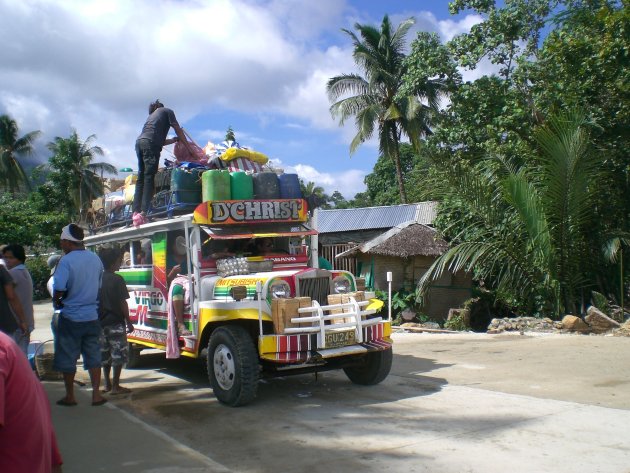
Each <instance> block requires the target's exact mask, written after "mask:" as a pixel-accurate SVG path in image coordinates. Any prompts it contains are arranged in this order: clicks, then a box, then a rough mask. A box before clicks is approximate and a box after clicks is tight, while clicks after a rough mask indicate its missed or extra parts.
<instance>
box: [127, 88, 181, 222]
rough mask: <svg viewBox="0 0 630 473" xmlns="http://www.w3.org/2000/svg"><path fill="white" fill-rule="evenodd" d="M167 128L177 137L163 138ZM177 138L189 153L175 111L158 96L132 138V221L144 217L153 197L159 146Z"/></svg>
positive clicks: (144, 219)
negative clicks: (135, 159) (134, 167)
mask: <svg viewBox="0 0 630 473" xmlns="http://www.w3.org/2000/svg"><path fill="white" fill-rule="evenodd" d="M170 128H173V130H175V134H176V135H177V137H175V138H169V139H166V136H167V135H168V131H169V129H170ZM176 141H180V142H182V143H184V144H185V146H186V147H187V148H188V150H189V152H190V153H191V155H194V153H193V150H192V147H191V146H190V143H188V140H187V139H186V135H184V132H183V130H182V129H181V127H180V126H179V123H177V118H175V113H174V112H173V110H171V109H170V108H166V107H165V106H164V105H163V104H162V103H161V102H160V101H159V100H156V101H155V102H153V103H151V104H150V105H149V117H148V118H147V120H146V122H145V123H144V126H143V127H142V132H141V133H140V136H138V138H137V139H136V155H137V156H138V180H137V182H136V191H135V194H134V196H133V206H132V208H133V224H134V225H135V226H139V225H142V224H143V223H146V221H147V212H148V211H149V207H150V205H151V199H152V198H153V190H154V181H155V174H156V173H157V170H158V167H159V164H160V153H161V152H162V147H163V146H166V145H170V144H173V143H175V142H176Z"/></svg>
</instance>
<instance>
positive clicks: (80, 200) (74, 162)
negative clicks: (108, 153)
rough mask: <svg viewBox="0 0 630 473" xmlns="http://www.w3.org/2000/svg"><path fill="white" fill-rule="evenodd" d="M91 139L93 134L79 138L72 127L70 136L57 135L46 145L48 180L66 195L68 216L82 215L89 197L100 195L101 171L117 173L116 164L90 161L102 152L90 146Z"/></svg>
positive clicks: (94, 137)
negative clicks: (49, 154) (82, 138)
mask: <svg viewBox="0 0 630 473" xmlns="http://www.w3.org/2000/svg"><path fill="white" fill-rule="evenodd" d="M94 139H96V136H95V135H90V136H89V137H88V138H87V139H86V140H85V141H82V140H81V139H80V138H79V135H78V134H77V132H76V130H74V131H73V132H72V134H71V135H70V137H68V138H61V137H56V138H55V140H54V141H52V142H51V143H49V144H48V149H49V150H50V151H52V153H53V155H52V156H51V157H50V159H49V162H48V165H46V167H47V168H48V169H49V170H50V171H51V172H50V174H49V175H48V180H49V181H50V182H51V183H52V184H54V187H55V188H56V190H57V191H60V192H61V193H62V195H65V196H67V197H66V199H65V201H66V208H67V211H68V214H69V215H71V216H78V217H81V215H82V212H83V211H84V210H85V209H86V208H87V207H88V206H89V205H90V204H91V201H92V199H93V198H94V197H98V196H100V195H103V191H104V189H103V180H102V176H103V173H107V174H118V170H117V169H116V167H115V166H113V165H111V164H109V163H103V162H99V163H94V162H92V161H93V160H94V159H95V157H96V156H102V155H103V150H102V149H101V147H100V146H93V145H92V141H93V140H94Z"/></svg>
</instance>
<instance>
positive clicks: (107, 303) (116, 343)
mask: <svg viewBox="0 0 630 473" xmlns="http://www.w3.org/2000/svg"><path fill="white" fill-rule="evenodd" d="M99 256H100V258H101V261H102V262H103V267H104V268H105V271H104V272H103V282H102V284H101V292H100V297H99V321H100V322H101V327H102V328H103V332H102V334H101V358H102V360H103V362H102V363H103V377H104V379H105V389H104V391H105V392H110V393H111V394H124V393H129V392H131V390H129V389H127V388H124V387H122V386H121V385H120V373H121V372H122V367H123V365H124V364H125V363H127V360H128V355H129V349H128V347H127V333H131V332H133V325H132V324H131V320H130V319H129V306H128V305H127V299H129V291H128V290H127V285H126V284H125V280H124V279H123V278H122V276H120V275H119V274H116V271H117V270H119V269H120V263H121V262H122V253H121V252H120V251H119V250H115V249H113V248H104V249H103V250H101V252H100V253H99ZM112 367H113V368H114V378H113V382H112V379H110V377H109V375H110V372H111V369H112Z"/></svg>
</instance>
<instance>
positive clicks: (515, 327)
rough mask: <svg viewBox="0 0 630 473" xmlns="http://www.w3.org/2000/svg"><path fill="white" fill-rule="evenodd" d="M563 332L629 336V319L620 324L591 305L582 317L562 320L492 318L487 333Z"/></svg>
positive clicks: (569, 316) (567, 317)
mask: <svg viewBox="0 0 630 473" xmlns="http://www.w3.org/2000/svg"><path fill="white" fill-rule="evenodd" d="M510 331H516V332H521V333H522V332H563V333H567V332H570V333H584V334H591V333H592V334H608V333H610V334H612V335H617V336H626V337H628V336H630V320H629V321H627V322H626V323H625V324H623V325H621V324H620V323H619V322H617V321H615V320H613V319H611V318H610V317H608V316H607V315H606V314H604V313H603V312H602V311H600V310H598V309H597V308H595V307H593V306H591V307H589V308H588V310H587V312H586V317H585V318H584V319H582V318H580V317H576V316H574V315H565V316H564V318H563V319H562V321H557V322H554V321H553V320H551V319H549V318H544V319H537V318H534V317H516V318H512V319H509V318H507V317H506V318H503V319H492V322H490V325H489V326H488V333H502V332H510Z"/></svg>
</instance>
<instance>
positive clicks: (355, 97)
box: [327, 15, 443, 203]
mask: <svg viewBox="0 0 630 473" xmlns="http://www.w3.org/2000/svg"><path fill="white" fill-rule="evenodd" d="M414 22H415V20H414V19H413V18H409V19H407V20H405V21H403V22H402V23H401V24H400V25H399V26H398V27H397V28H396V29H395V30H394V29H393V26H392V24H391V23H390V21H389V17H388V16H387V15H385V17H384V18H383V21H382V23H381V27H380V29H377V28H375V27H373V26H368V25H361V24H358V23H357V24H355V29H356V30H357V32H358V35H356V34H355V33H353V32H352V31H349V30H343V31H344V32H345V33H346V34H347V35H348V36H350V38H351V39H352V42H353V45H354V52H353V57H354V60H355V63H356V64H357V66H358V67H359V68H360V70H361V72H362V73H363V74H364V75H363V76H361V75H358V74H343V75H340V76H337V77H333V78H331V79H330V80H329V81H328V84H327V90H328V96H329V99H330V101H331V102H333V104H332V106H331V107H330V111H331V114H332V116H333V117H336V118H338V119H339V124H340V125H343V124H344V123H345V121H346V120H347V119H349V118H351V117H354V119H355V124H356V128H357V134H356V136H355V137H354V139H353V140H352V143H351V144H350V152H351V153H352V152H354V151H355V150H356V148H357V147H358V146H359V145H360V144H362V143H364V142H365V141H368V140H369V139H371V138H372V137H373V136H374V135H375V134H376V135H377V136H378V141H379V148H380V152H381V154H382V155H383V156H386V157H388V158H389V159H391V160H392V163H393V164H394V169H395V175H396V181H397V183H398V190H399V193H400V201H401V202H402V203H406V202H407V194H406V191H405V183H404V179H403V174H402V170H401V164H400V156H399V143H400V140H401V136H402V135H406V136H407V137H408V138H409V140H410V141H411V143H412V144H413V145H414V146H415V147H416V148H417V147H418V146H419V143H420V138H421V137H422V136H423V135H425V134H427V133H429V132H430V130H429V124H430V122H431V116H432V114H434V113H435V112H436V108H437V103H438V98H439V95H440V94H441V93H442V92H443V89H442V87H441V84H440V83H439V81H436V82H435V83H431V86H426V87H424V89H420V88H419V87H418V88H416V87H415V86H416V85H417V84H413V90H411V89H412V87H408V88H407V90H408V91H409V92H408V93H404V92H403V91H402V90H401V85H402V83H403V81H402V78H403V76H404V74H405V67H406V66H405V62H404V59H405V54H404V46H405V37H406V35H407V32H408V31H409V29H410V28H411V26H412V25H413V24H414ZM425 85H426V84H425ZM421 99H425V100H426V103H427V104H425V103H424V102H423V101H422V100H421Z"/></svg>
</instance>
